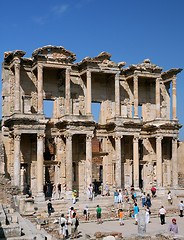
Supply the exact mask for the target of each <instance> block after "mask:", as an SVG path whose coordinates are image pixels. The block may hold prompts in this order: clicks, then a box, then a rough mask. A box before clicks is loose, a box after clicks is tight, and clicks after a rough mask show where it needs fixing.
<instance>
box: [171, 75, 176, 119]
mask: <svg viewBox="0 0 184 240" xmlns="http://www.w3.org/2000/svg"><path fill="white" fill-rule="evenodd" d="M176 79H177V78H176V76H175V77H174V78H173V79H172V113H173V119H177V111H176Z"/></svg>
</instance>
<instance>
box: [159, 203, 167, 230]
mask: <svg viewBox="0 0 184 240" xmlns="http://www.w3.org/2000/svg"><path fill="white" fill-rule="evenodd" d="M158 215H159V216H160V220H161V225H163V224H165V216H166V210H165V208H164V206H161V208H160V210H159V213H158Z"/></svg>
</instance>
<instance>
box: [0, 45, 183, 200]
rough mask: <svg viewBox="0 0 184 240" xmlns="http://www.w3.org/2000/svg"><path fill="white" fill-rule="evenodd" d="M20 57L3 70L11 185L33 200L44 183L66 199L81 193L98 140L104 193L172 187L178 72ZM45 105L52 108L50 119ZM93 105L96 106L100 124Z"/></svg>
mask: <svg viewBox="0 0 184 240" xmlns="http://www.w3.org/2000/svg"><path fill="white" fill-rule="evenodd" d="M24 55H25V52H24V51H19V50H16V51H11V52H6V53H5V54H4V62H3V69H2V96H3V107H2V112H3V114H2V115H3V122H2V126H3V128H2V129H3V136H4V137H3V141H4V147H5V153H6V159H5V161H6V166H7V167H6V168H7V169H6V174H8V175H9V176H10V177H11V179H12V183H14V184H15V185H18V186H20V188H21V189H23V188H22V187H21V186H22V184H27V185H30V186H31V188H32V191H33V193H34V194H35V195H36V194H37V195H38V196H39V197H42V192H43V185H44V184H46V183H48V182H49V181H51V182H52V183H55V184H57V183H59V182H60V183H61V184H62V191H63V192H67V194H70V193H71V191H72V190H73V189H74V188H75V189H77V190H78V191H79V192H80V194H82V193H84V192H85V191H86V189H87V186H88V185H89V184H90V183H91V182H92V175H93V173H92V169H93V167H94V166H93V167H92V165H93V161H92V155H93V152H92V138H93V137H97V138H99V139H100V141H101V147H102V152H101V158H102V161H101V162H102V165H103V166H101V167H100V168H101V171H102V167H103V183H104V184H105V183H106V182H108V184H109V185H110V188H113V187H118V188H120V187H123V188H125V187H130V186H131V185H134V187H135V188H137V189H138V188H144V189H149V188H150V187H151V186H152V185H155V186H157V187H158V188H160V189H162V188H165V189H166V188H170V187H173V188H176V187H177V186H178V176H177V174H178V169H177V164H178V163H177V138H178V133H179V129H180V127H181V125H180V124H179V121H178V120H177V111H176V109H177V103H176V81H177V74H178V73H180V72H181V70H182V69H175V68H173V69H170V70H168V71H165V72H162V70H163V69H162V68H161V67H159V66H157V65H156V64H153V63H151V62H150V60H149V59H146V60H144V62H143V63H140V64H137V65H130V66H129V67H126V68H123V67H124V66H125V65H126V63H125V62H120V63H115V62H113V61H111V59H110V58H111V54H109V53H106V52H103V53H101V54H99V55H98V56H97V57H93V58H90V57H86V58H84V59H83V60H82V61H81V62H79V63H74V61H75V60H76V55H75V54H74V53H72V52H71V51H68V50H66V49H64V48H63V47H55V46H45V47H42V48H38V49H36V50H35V51H34V52H33V54H32V57H30V58H24ZM171 82H172V103H171V96H170V93H169V89H170V83H171ZM47 100H50V101H53V115H52V117H51V118H50V119H47V118H46V117H45V111H44V101H47ZM92 103H100V104H101V106H100V117H99V123H96V122H95V121H94V120H93V115H92V108H91V105H92ZM171 106H172V119H171V118H170V108H171ZM49 139H50V141H51V142H52V145H53V147H52V150H53V151H52V152H50V150H49V149H50V148H49V147H48V146H47V143H48V141H49ZM165 148H166V149H167V151H166V150H165ZM168 149H170V150H168ZM49 163H50V164H49ZM21 169H22V174H23V175H24V174H25V176H22V175H21ZM51 172H52V174H51ZM49 174H51V175H52V177H51V175H49ZM100 174H101V173H100ZM96 175H99V174H98V173H96ZM20 176H22V177H20ZM21 179H25V181H24V182H22V180H21Z"/></svg>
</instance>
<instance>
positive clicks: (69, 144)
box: [66, 134, 73, 193]
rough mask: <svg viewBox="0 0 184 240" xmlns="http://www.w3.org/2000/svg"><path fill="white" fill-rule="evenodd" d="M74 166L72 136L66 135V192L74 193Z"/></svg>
mask: <svg viewBox="0 0 184 240" xmlns="http://www.w3.org/2000/svg"><path fill="white" fill-rule="evenodd" d="M72 181H73V166H72V135H70V134H68V135H66V191H68V192H71V193H72V187H73V186H72Z"/></svg>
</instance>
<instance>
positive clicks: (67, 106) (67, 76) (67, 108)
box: [65, 68, 70, 115]
mask: <svg viewBox="0 0 184 240" xmlns="http://www.w3.org/2000/svg"><path fill="white" fill-rule="evenodd" d="M65 114H66V115H69V114H70V69H69V68H66V73H65Z"/></svg>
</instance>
